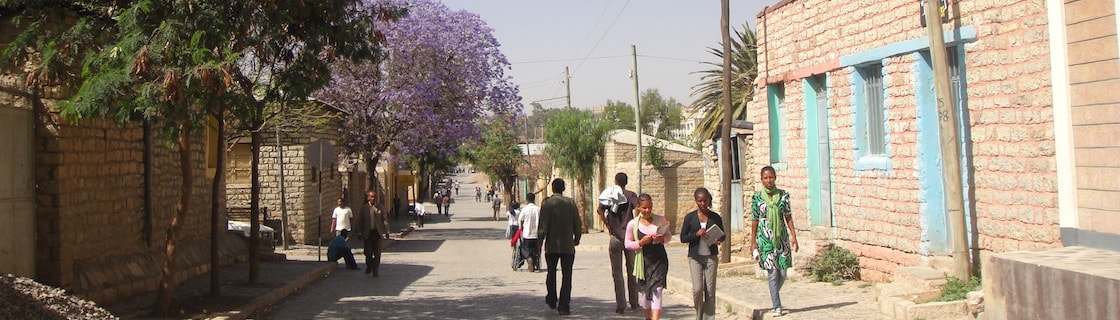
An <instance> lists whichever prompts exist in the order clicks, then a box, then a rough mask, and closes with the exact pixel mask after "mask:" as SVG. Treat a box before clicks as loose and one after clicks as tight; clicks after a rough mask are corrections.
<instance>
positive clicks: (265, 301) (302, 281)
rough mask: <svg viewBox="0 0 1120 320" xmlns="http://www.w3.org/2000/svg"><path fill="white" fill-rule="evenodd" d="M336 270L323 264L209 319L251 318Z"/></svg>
mask: <svg viewBox="0 0 1120 320" xmlns="http://www.w3.org/2000/svg"><path fill="white" fill-rule="evenodd" d="M337 268H338V265H337V264H334V263H327V264H324V265H323V266H322V267H319V268H316V269H315V270H314V271H311V272H310V273H307V274H305V275H303V276H302V277H300V278H299V279H296V280H295V281H292V282H291V283H288V284H287V285H285V286H283V287H280V288H277V289H275V290H272V291H271V292H269V293H268V294H265V295H263V296H260V297H257V298H256V299H253V300H252V301H249V303H248V304H246V305H244V306H241V307H240V308H237V310H234V311H230V312H225V313H220V314H217V315H215V316H213V317H211V318H210V319H216V320H244V319H247V318H248V317H250V316H252V315H253V313H254V312H257V311H260V310H263V309H264V308H267V307H268V306H271V305H273V304H275V303H276V302H279V301H280V300H282V299H284V298H286V297H288V296H290V295H292V293H295V292H296V291H299V289H301V288H303V287H304V286H307V285H308V284H311V283H312V282H315V281H318V280H319V279H322V278H324V277H326V276H328V275H330V274H331V272H333V271H334V270H335V269H337Z"/></svg>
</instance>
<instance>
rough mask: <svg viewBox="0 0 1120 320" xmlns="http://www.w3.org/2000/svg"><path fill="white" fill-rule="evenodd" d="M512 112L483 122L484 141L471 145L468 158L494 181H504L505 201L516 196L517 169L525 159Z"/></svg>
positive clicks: (507, 201) (503, 193) (503, 195)
mask: <svg viewBox="0 0 1120 320" xmlns="http://www.w3.org/2000/svg"><path fill="white" fill-rule="evenodd" d="M513 119H514V116H512V115H497V116H495V117H494V118H492V119H490V120H489V121H487V122H486V123H484V124H483V125H482V141H480V142H479V143H478V144H477V145H474V146H472V147H469V148H468V150H469V151H468V152H467V154H466V156H467V161H469V162H470V163H471V165H473V166H474V168H475V169H477V170H480V171H482V172H484V173H486V175H488V176H490V180H491V181H493V180H498V181H501V182H502V187H503V189H502V197H503V198H504V199H503V202H506V204H507V205H508V204H509V200H510V199H512V198H511V196H512V193H513V185H514V183H516V181H517V168H518V166H520V165H521V163H522V162H524V161H525V160H524V159H523V158H521V148H520V147H518V143H517V134H516V133H514V131H513V129H514V122H513V121H512V120H513Z"/></svg>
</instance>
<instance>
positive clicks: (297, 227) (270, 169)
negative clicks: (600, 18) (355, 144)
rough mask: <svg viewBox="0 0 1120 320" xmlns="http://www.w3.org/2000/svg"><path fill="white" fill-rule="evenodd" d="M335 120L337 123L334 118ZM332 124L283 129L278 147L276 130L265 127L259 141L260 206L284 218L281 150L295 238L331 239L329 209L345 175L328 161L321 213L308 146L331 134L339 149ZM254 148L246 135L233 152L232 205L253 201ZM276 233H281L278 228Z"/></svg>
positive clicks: (353, 202) (298, 240)
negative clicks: (251, 166) (250, 193)
mask: <svg viewBox="0 0 1120 320" xmlns="http://www.w3.org/2000/svg"><path fill="white" fill-rule="evenodd" d="M331 124H333V122H332V123H331ZM333 128H335V127H332V126H330V125H322V126H319V127H314V128H312V127H308V128H303V129H301V130H299V131H296V132H282V133H281V135H280V145H281V147H280V149H277V148H276V135H275V131H273V130H266V131H265V133H264V134H263V135H262V136H263V137H264V139H263V140H264V141H263V142H264V143H263V144H262V145H261V151H260V152H261V154H260V171H261V172H260V179H261V203H260V206H261V207H262V208H263V207H267V208H268V215H269V219H274V220H279V219H281V214H282V212H281V206H280V204H281V196H280V166H279V164H278V163H279V162H278V159H277V157H278V155H279V154H280V153H281V151H282V152H283V157H284V158H283V159H284V160H283V161H284V197H285V198H286V199H287V200H286V202H285V203H284V204H285V206H286V207H287V214H288V228H290V235H291V238H290V239H289V240H290V241H292V242H293V243H300V244H316V243H318V241H317V240H316V238H321V239H323V240H330V239H331V238H333V237H332V233H331V232H330V230H329V229H330V224H331V214H332V213H333V211H334V208H335V206H336V200H337V199H338V198H340V197H343V192H342V191H343V188H344V187H345V183H344V181H343V180H344V178H345V177H344V175H345V173H343V172H339V170H338V168H339V161H338V160H335V161H332V162H331V163H329V164H328V165H326V166H324V168H323V171H322V184H323V185H322V211H321V213H320V214H316V212H320V211H319V210H320V203H319V200H320V189H319V185H318V183H319V182H318V179H317V177H318V174H319V173H318V172H316V171H315V170H314V168H313V167H312V166H311V163H310V162H309V160H308V159H307V157H306V155H305V154H304V151H305V150H306V149H307V145H309V144H310V143H311V142H313V141H318V140H319V139H327V140H329V141H332V142H331V143H332V144H334V145H335V154H334V155H333V156H335V157H337V154H338V153H339V152H340V151H341V149H340V148H341V146H338V145H337V142H334V141H337V140H338V132H337V131H336V130H334V129H333ZM251 157H252V153H251V152H250V148H249V147H248V140H247V139H243V141H241V143H239V145H238V146H236V147H235V148H234V151H233V152H231V153H230V157H229V158H230V159H229V160H230V162H229V169H228V170H227V173H228V174H229V175H228V176H227V177H228V179H229V180H228V195H227V197H228V199H229V206H245V207H248V206H249V192H250V186H251V184H250V182H251V181H250V174H251V170H250V165H251V164H252V158H251ZM350 200H351V201H350V202H351V203H350V204H349V205H350V207H351V208H352V209H354V212H355V213H357V212H358V208H360V206H361V203H362V200H364V197H363V198H357V199H350ZM276 232H280V230H277V231H276Z"/></svg>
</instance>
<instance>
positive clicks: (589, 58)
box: [510, 55, 629, 65]
mask: <svg viewBox="0 0 1120 320" xmlns="http://www.w3.org/2000/svg"><path fill="white" fill-rule="evenodd" d="M625 57H629V56H628V55H617V56H599V57H584V58H582V59H550V60H532V61H520V62H511V63H510V64H511V65H514V64H534V63H551V62H569V61H583V60H598V59H611V58H625Z"/></svg>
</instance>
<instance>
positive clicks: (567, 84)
mask: <svg viewBox="0 0 1120 320" xmlns="http://www.w3.org/2000/svg"><path fill="white" fill-rule="evenodd" d="M564 90H565V92H566V93H565V94H564V96H565V97H567V98H568V109H571V108H572V77H571V76H569V75H568V67H566V66H565V67H564Z"/></svg>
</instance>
